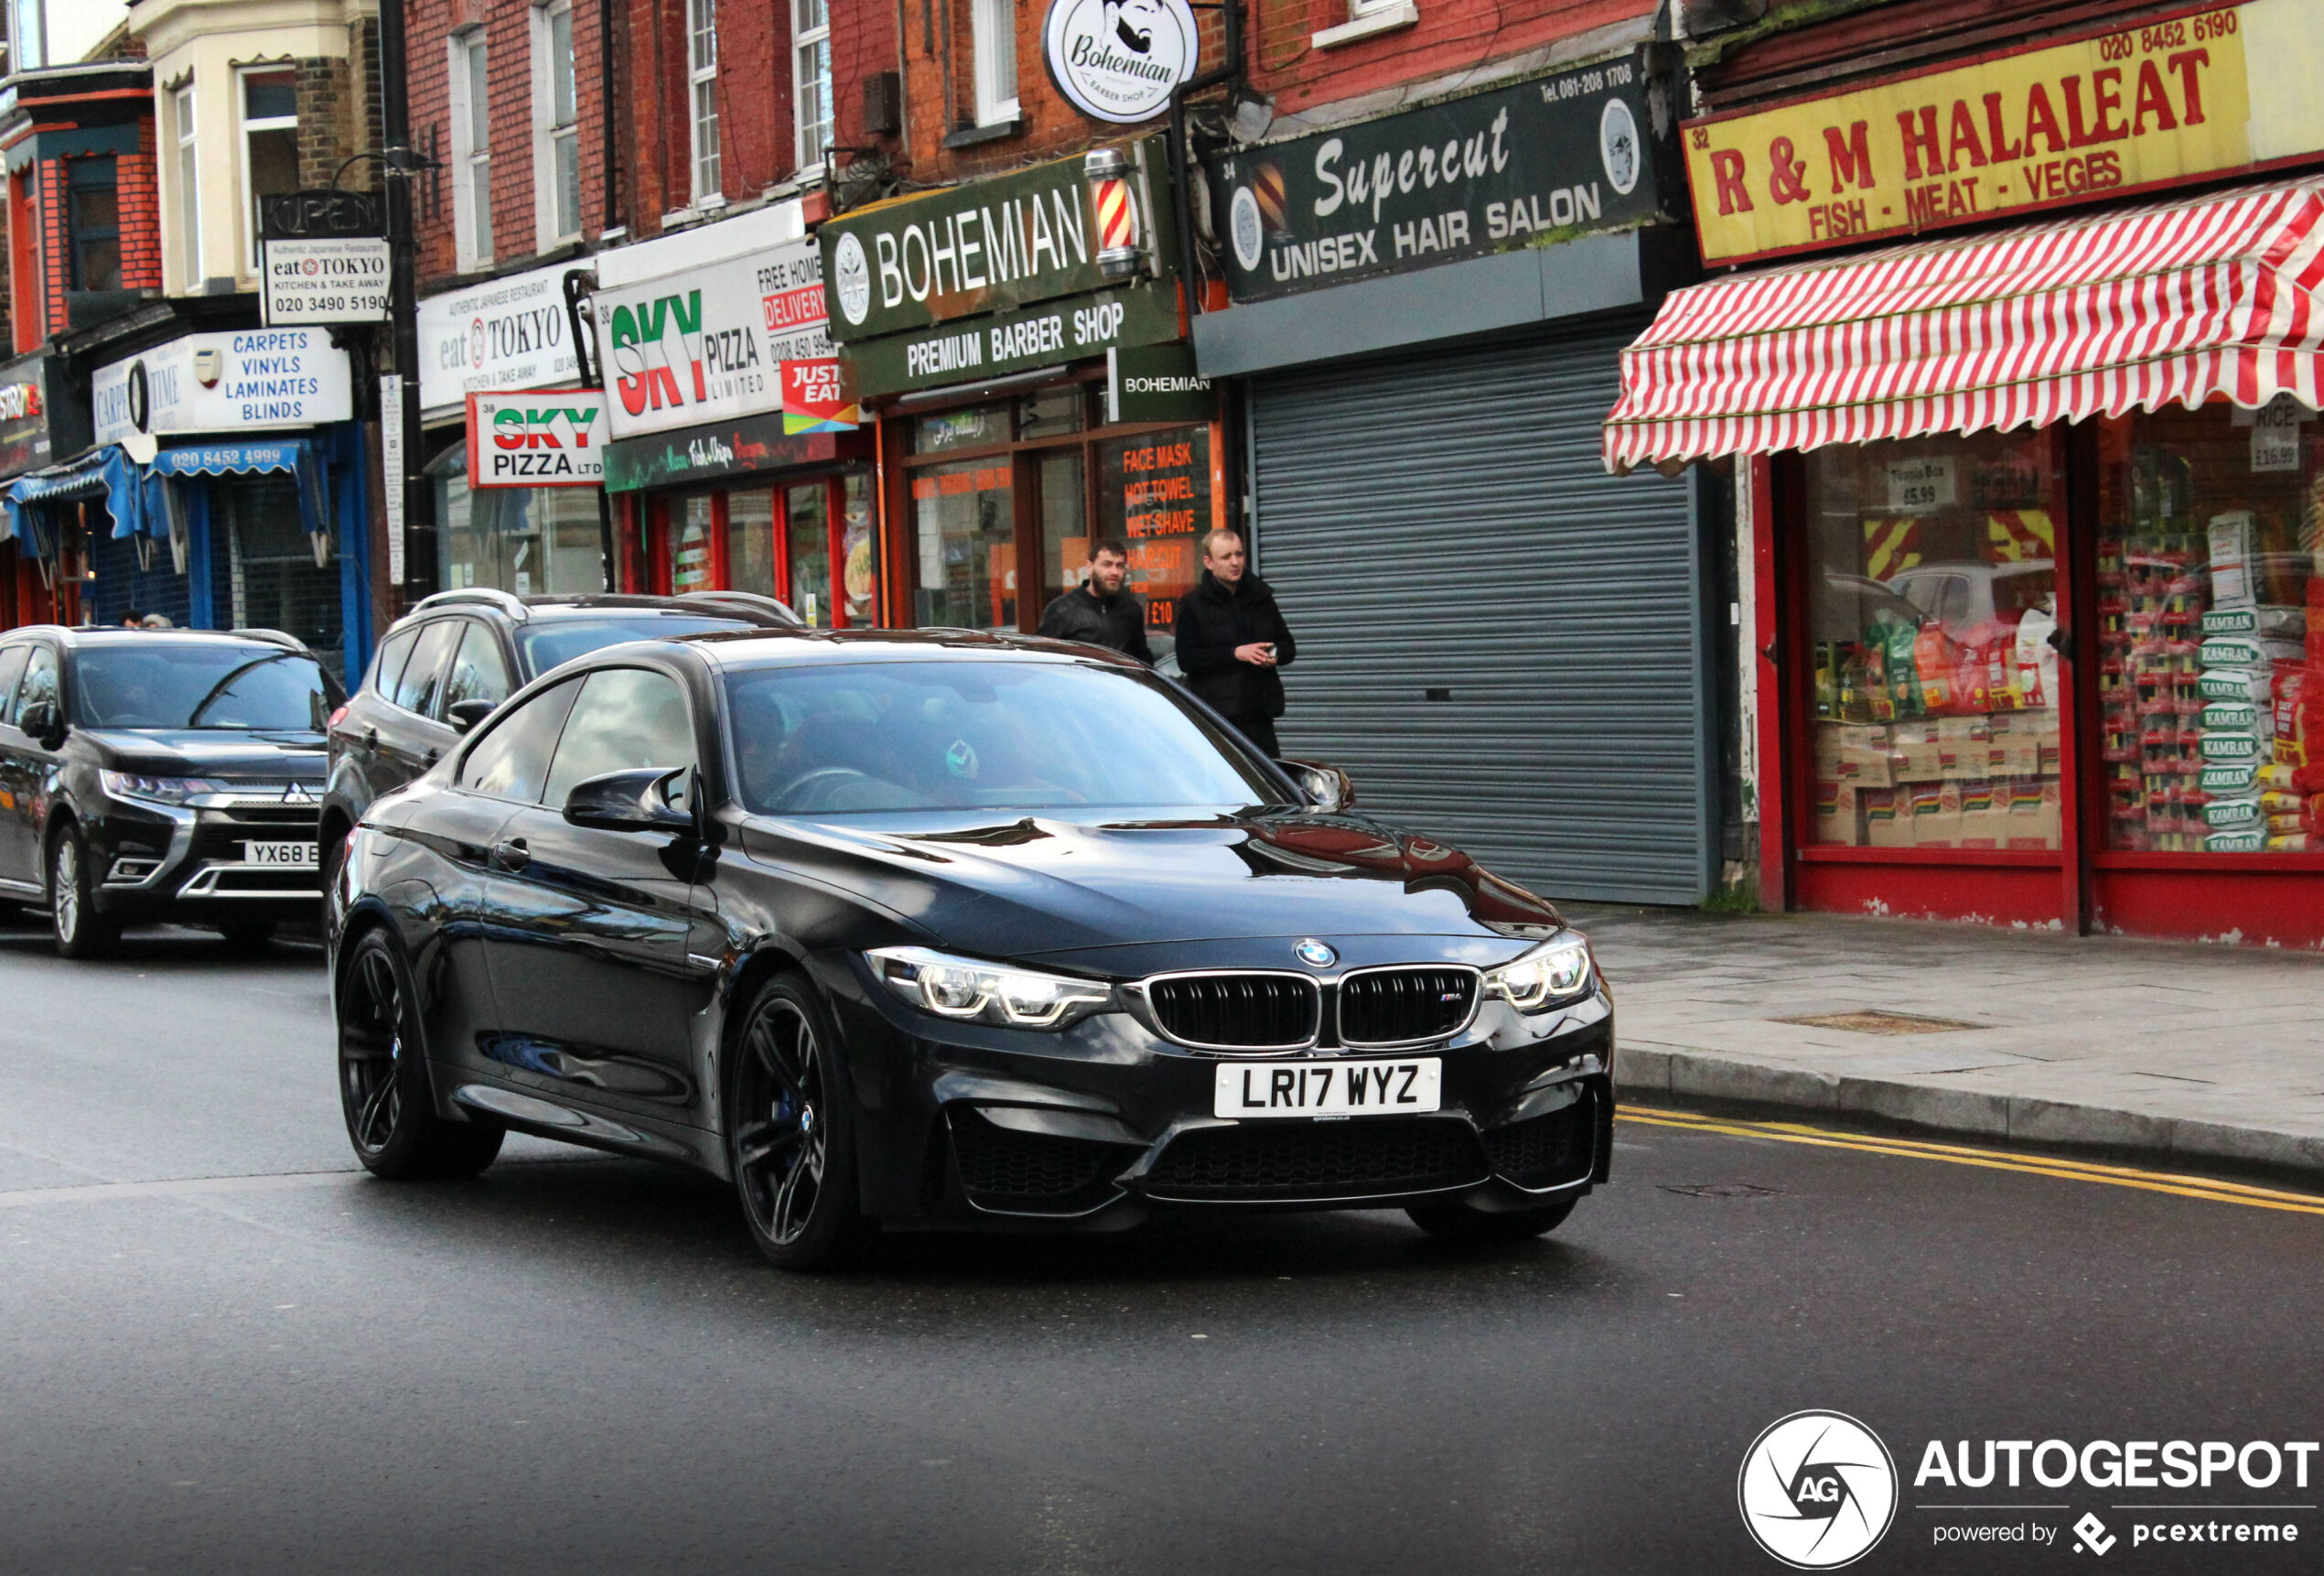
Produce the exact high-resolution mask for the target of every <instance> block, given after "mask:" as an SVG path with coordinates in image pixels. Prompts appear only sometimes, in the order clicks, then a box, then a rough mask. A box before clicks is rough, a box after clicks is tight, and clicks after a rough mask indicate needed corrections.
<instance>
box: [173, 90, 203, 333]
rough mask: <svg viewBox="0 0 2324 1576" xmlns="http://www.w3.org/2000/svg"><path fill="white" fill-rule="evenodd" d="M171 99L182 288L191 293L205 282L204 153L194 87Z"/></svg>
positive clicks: (178, 93)
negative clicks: (199, 131)
mask: <svg viewBox="0 0 2324 1576" xmlns="http://www.w3.org/2000/svg"><path fill="white" fill-rule="evenodd" d="M169 99H170V114H171V118H172V121H173V124H174V125H175V127H176V131H177V137H178V242H179V244H181V245H183V246H184V247H185V249H186V250H185V254H184V257H183V259H182V262H183V265H184V268H185V277H184V280H183V284H184V286H185V288H187V289H188V290H192V289H195V288H197V287H199V286H200V284H201V282H202V261H201V149H200V142H199V138H198V137H197V135H195V123H194V89H193V84H192V83H190V82H188V84H187V85H186V86H184V87H182V88H179V89H178V91H177V92H174V93H172V94H170V95H169Z"/></svg>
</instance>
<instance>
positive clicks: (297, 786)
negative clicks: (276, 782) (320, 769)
mask: <svg viewBox="0 0 2324 1576" xmlns="http://www.w3.org/2000/svg"><path fill="white" fill-rule="evenodd" d="M283 803H284V804H313V803H315V795H314V794H312V793H308V792H307V785H306V784H305V783H292V784H291V785H290V786H289V787H287V788H285V789H284V790H283Z"/></svg>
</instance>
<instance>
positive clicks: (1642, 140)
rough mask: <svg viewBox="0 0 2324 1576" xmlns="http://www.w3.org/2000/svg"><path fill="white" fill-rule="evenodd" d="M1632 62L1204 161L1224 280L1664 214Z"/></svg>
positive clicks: (1556, 234)
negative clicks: (1222, 239)
mask: <svg viewBox="0 0 2324 1576" xmlns="http://www.w3.org/2000/svg"><path fill="white" fill-rule="evenodd" d="M1668 118H1669V117H1668V115H1667V113H1663V112H1662V111H1660V110H1659V108H1658V104H1657V95H1656V92H1655V89H1654V85H1653V83H1652V81H1650V79H1649V76H1648V73H1647V61H1646V57H1645V56H1644V55H1642V54H1641V55H1639V56H1633V57H1630V58H1627V59H1612V60H1601V61H1599V62H1598V64H1596V65H1593V66H1585V67H1581V68H1579V69H1577V70H1570V71H1561V72H1559V73H1558V74H1557V75H1555V76H1554V77H1542V78H1538V79H1536V80H1534V81H1525V82H1517V83H1513V84H1512V85H1511V86H1508V87H1505V88H1493V89H1490V90H1488V91H1487V92H1480V93H1471V94H1469V95H1468V96H1467V97H1465V98H1458V99H1447V100H1444V101H1443V102H1441V103H1433V104H1427V105H1424V106H1423V107H1421V108H1419V109H1413V110H1405V111H1404V112H1402V113H1398V114H1393V115H1383V116H1382V117H1381V118H1380V119H1378V120H1373V121H1363V122H1360V123H1358V124H1354V125H1350V126H1342V127H1339V128H1337V129H1335V130H1332V131H1330V132H1324V133H1318V134H1315V135H1309V136H1303V137H1297V138H1295V139H1293V140H1291V141H1288V142H1279V143H1268V144H1266V145H1265V146H1260V147H1253V148H1246V149H1243V151H1241V152H1239V153H1236V154H1234V155H1232V157H1227V158H1224V159H1221V160H1220V161H1219V162H1218V163H1217V165H1216V166H1215V167H1214V168H1213V174H1214V180H1213V184H1212V188H1211V192H1212V195H1211V204H1212V206H1211V211H1212V212H1213V213H1216V214H1219V215H1221V217H1222V218H1223V220H1224V221H1225V228H1226V240H1227V244H1226V246H1224V247H1223V248H1221V253H1222V259H1221V260H1222V261H1223V262H1224V263H1225V264H1226V275H1227V289H1228V292H1229V294H1231V295H1232V297H1234V298H1235V299H1236V300H1238V301H1258V300H1264V299H1266V298H1268V297H1275V296H1288V295H1292V294H1295V293H1296V292H1298V291H1302V290H1317V289H1322V288H1325V287H1327V286H1333V285H1344V284H1347V283H1349V282H1350V281H1351V280H1355V279H1364V278H1371V277H1373V276H1375V275H1382V274H1397V273H1403V272H1405V271H1407V270H1410V269H1415V268H1430V267H1434V266H1436V264H1440V263H1450V262H1452V261H1454V260H1455V259H1457V258H1461V257H1475V256H1479V255H1482V254H1485V253H1489V252H1506V251H1511V250H1513V249H1515V248H1517V247H1521V246H1538V245H1541V244H1544V243H1552V242H1558V241H1565V240H1570V239H1572V238H1573V237H1575V236H1576V235H1581V234H1585V233H1587V232H1591V231H1598V230H1617V229H1620V228H1623V227H1625V226H1630V225H1637V224H1642V223H1645V222H1646V221H1650V220H1652V219H1655V218H1657V217H1662V216H1666V215H1667V214H1668V213H1669V212H1670V210H1671V207H1672V205H1671V203H1670V202H1669V201H1668V200H1666V198H1665V195H1664V193H1663V190H1662V171H1663V169H1664V168H1665V167H1672V166H1673V165H1674V160H1673V158H1672V157H1671V150H1670V148H1669V145H1668V139H1667V136H1666V135H1662V134H1658V133H1657V132H1656V130H1655V127H1656V124H1657V123H1658V121H1659V122H1661V123H1662V124H1667V123H1668Z"/></svg>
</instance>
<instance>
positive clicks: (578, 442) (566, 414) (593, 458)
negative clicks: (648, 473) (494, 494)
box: [468, 389, 609, 487]
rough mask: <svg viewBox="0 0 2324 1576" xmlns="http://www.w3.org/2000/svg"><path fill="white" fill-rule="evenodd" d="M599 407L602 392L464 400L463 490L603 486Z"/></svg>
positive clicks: (533, 392) (519, 393)
mask: <svg viewBox="0 0 2324 1576" xmlns="http://www.w3.org/2000/svg"><path fill="white" fill-rule="evenodd" d="M605 407H606V398H605V391H604V390H603V389H520V390H515V391H512V392H511V393H507V394H470V395H468V485H469V486H470V487H597V486H601V485H603V483H604V481H605V446H606V438H607V436H608V430H609V429H608V427H607V425H606V418H605Z"/></svg>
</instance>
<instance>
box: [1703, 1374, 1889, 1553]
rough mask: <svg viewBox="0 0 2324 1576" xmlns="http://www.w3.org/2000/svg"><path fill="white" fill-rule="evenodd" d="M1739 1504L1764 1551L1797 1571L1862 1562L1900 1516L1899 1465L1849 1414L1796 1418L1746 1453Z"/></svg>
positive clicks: (1780, 1422) (1772, 1428) (1774, 1427)
mask: <svg viewBox="0 0 2324 1576" xmlns="http://www.w3.org/2000/svg"><path fill="white" fill-rule="evenodd" d="M1735 1496H1736V1500H1737V1503H1738V1505H1739V1506H1741V1508H1742V1512H1743V1525H1744V1526H1745V1527H1748V1528H1749V1530H1750V1534H1751V1537H1752V1538H1753V1540H1755V1541H1756V1542H1757V1543H1758V1544H1759V1547H1760V1548H1761V1549H1766V1550H1767V1551H1768V1553H1770V1554H1771V1555H1773V1556H1774V1557H1775V1558H1776V1559H1777V1560H1781V1561H1782V1562H1783V1563H1784V1564H1786V1565H1789V1566H1791V1568H1792V1569H1793V1570H1795V1571H1833V1570H1837V1569H1838V1568H1839V1567H1841V1566H1843V1565H1846V1564H1849V1563H1851V1562H1853V1561H1855V1560H1860V1559H1862V1558H1863V1557H1864V1556H1865V1555H1867V1554H1868V1553H1870V1552H1871V1551H1872V1549H1874V1548H1876V1547H1877V1545H1878V1544H1879V1541H1880V1539H1881V1538H1884V1537H1886V1536H1887V1535H1888V1525H1889V1523H1890V1522H1892V1521H1894V1520H1895V1519H1896V1514H1897V1463H1896V1461H1895V1459H1894V1458H1893V1457H1891V1456H1890V1455H1889V1454H1888V1446H1887V1445H1885V1444H1883V1443H1881V1442H1880V1437H1879V1435H1877V1434H1876V1433H1874V1432H1873V1431H1872V1430H1870V1429H1868V1428H1866V1427H1865V1426H1864V1425H1863V1424H1862V1423H1860V1422H1858V1421H1856V1419H1854V1418H1852V1417H1849V1416H1847V1415H1846V1414H1845V1413H1842V1412H1819V1411H1807V1412H1793V1413H1792V1414H1791V1416H1790V1417H1787V1418H1781V1419H1777V1420H1776V1421H1775V1422H1773V1423H1770V1425H1768V1427H1767V1429H1766V1430H1764V1431H1762V1432H1761V1433H1760V1435H1759V1438H1758V1439H1756V1440H1753V1441H1751V1448H1750V1449H1749V1450H1748V1451H1746V1452H1743V1470H1742V1472H1741V1473H1739V1474H1738V1477H1737V1478H1736V1483H1735Z"/></svg>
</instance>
